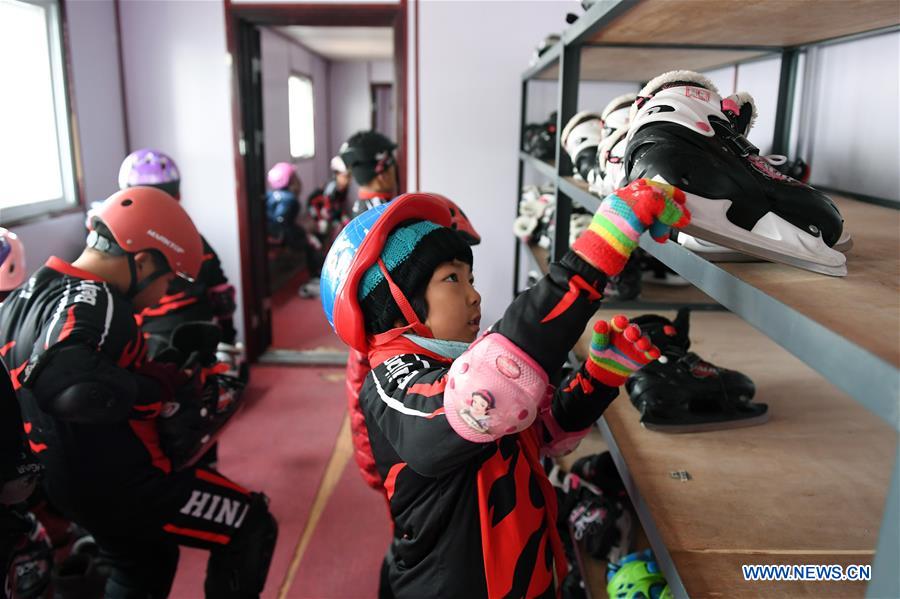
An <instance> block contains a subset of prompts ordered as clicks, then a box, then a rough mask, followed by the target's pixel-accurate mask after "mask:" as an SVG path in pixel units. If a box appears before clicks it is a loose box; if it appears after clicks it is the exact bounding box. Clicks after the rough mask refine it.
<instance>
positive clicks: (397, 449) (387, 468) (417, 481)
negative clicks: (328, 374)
mask: <svg viewBox="0 0 900 599" xmlns="http://www.w3.org/2000/svg"><path fill="white" fill-rule="evenodd" d="M605 284H606V276H605V275H604V274H603V273H602V272H600V271H598V270H596V269H594V268H593V267H591V266H590V265H588V264H587V263H586V262H584V261H583V260H581V259H580V258H578V257H577V256H576V255H575V254H574V253H571V252H570V253H568V254H566V255H565V256H564V257H563V259H562V260H561V261H560V262H558V263H553V264H552V265H551V267H550V274H549V275H548V276H547V277H545V278H544V279H542V280H541V281H540V282H539V283H538V284H537V285H535V286H534V287H532V288H531V289H530V290H528V291H526V292H524V293H523V294H521V295H520V296H519V297H518V298H517V299H516V300H515V301H514V302H513V303H512V305H511V306H510V307H509V308H508V309H507V310H506V312H505V314H504V315H503V317H502V318H501V319H500V321H498V322H497V323H496V324H495V325H494V326H493V327H492V329H491V332H492V333H499V334H501V335H503V336H504V337H506V338H507V339H508V340H510V341H512V342H513V343H514V344H515V345H516V346H518V347H519V348H520V349H521V350H523V351H525V352H526V353H527V354H528V355H529V356H530V357H531V358H533V359H534V360H535V361H536V362H537V363H538V364H539V365H540V366H541V367H542V369H543V370H544V371H545V372H546V373H547V374H548V376H549V378H550V380H554V379H556V378H558V376H557V375H558V373H559V372H560V370H561V368H562V365H563V363H564V361H565V359H566V357H567V354H568V351H569V350H570V349H571V348H572V347H573V346H574V345H575V343H576V341H577V340H578V338H579V336H580V335H581V333H582V331H583V330H584V327H585V326H586V324H587V322H588V320H589V319H590V317H591V316H592V315H593V314H594V312H596V310H597V309H598V307H599V301H598V300H599V298H600V293H599V292H598V290H602V289H603V288H604V286H605ZM369 359H370V362H371V363H372V365H373V370H372V372H371V373H370V374H369V376H368V377H367V378H366V380H365V384H364V385H363V388H362V392H361V393H360V397H359V403H360V407H361V409H362V411H363V413H364V415H365V425H366V428H367V431H368V438H369V441H370V443H371V448H372V452H373V455H374V460H375V463H376V467H377V472H378V474H379V475H380V477H381V480H382V482H383V485H384V487H385V489H386V492H387V497H388V499H389V503H390V510H391V515H392V519H393V522H394V538H393V540H392V543H391V546H390V549H389V551H388V555H387V557H386V564H387V578H388V581H389V584H390V586H391V589H392V591H393V593H394V594H395V595H396V596H397V597H411V598H412V597H415V598H420V597H442V598H454V597H459V598H466V599H470V598H479V597H554V596H556V583H557V582H558V581H560V580H562V577H563V576H564V575H565V571H564V569H565V557H564V555H563V553H562V548H561V543H560V541H559V537H558V533H557V531H556V528H555V521H556V520H555V519H556V496H555V494H554V492H553V489H552V488H551V486H550V483H549V481H548V480H547V477H546V475H545V474H544V471H543V469H542V468H541V464H540V456H541V453H542V449H543V448H544V447H545V446H547V445H549V444H550V443H551V442H552V440H551V439H547V438H543V437H544V434H543V433H541V432H540V431H541V430H542V429H541V428H539V427H537V426H535V425H532V427H530V428H527V429H525V430H524V431H522V432H521V433H518V434H512V435H507V436H505V437H501V438H500V439H498V440H497V441H493V442H488V443H473V442H471V441H468V440H466V439H463V438H462V437H461V436H459V435H458V434H457V433H456V432H455V431H454V429H453V428H452V427H451V426H450V424H449V423H448V421H447V418H446V416H445V414H444V398H443V394H444V388H445V386H446V384H447V380H448V371H449V367H450V364H451V361H450V360H448V359H446V358H443V357H442V356H439V355H436V354H433V353H431V352H429V351H427V350H425V349H423V348H421V347H419V346H417V345H416V344H414V343H413V342H412V341H410V340H408V339H407V338H404V337H401V338H398V339H396V340H395V341H393V342H391V343H390V344H389V345H387V346H382V347H376V348H374V349H373V350H372V351H371V352H370V354H369ZM551 391H552V394H553V395H552V403H551V410H552V414H553V417H554V419H555V420H556V422H557V423H558V424H559V425H560V426H561V428H562V429H563V430H564V431H566V432H575V431H581V430H584V429H587V428H588V427H590V426H591V425H592V424H593V423H594V422H595V421H596V419H597V418H599V417H600V415H601V413H602V412H603V410H604V409H605V408H606V407H607V406H608V405H609V404H610V402H611V401H612V400H613V399H614V398H615V397H616V396H617V395H618V389H616V388H610V387H605V386H602V385H601V384H599V383H598V382H596V381H593V380H591V379H589V378H588V376H587V373H586V372H585V371H584V370H580V371H576V372H573V373H571V374H569V375H568V376H566V377H565V378H564V379H563V380H562V381H561V382H560V384H559V385H558V386H557V387H556V388H554V389H551ZM554 564H555V565H554ZM554 569H555V570H556V572H555V573H554Z"/></svg>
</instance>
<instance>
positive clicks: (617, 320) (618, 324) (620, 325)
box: [609, 314, 628, 333]
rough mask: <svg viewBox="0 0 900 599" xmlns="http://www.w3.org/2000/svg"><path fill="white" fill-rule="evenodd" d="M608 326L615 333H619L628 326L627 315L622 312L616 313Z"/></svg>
mask: <svg viewBox="0 0 900 599" xmlns="http://www.w3.org/2000/svg"><path fill="white" fill-rule="evenodd" d="M609 325H610V328H612V330H613V331H614V332H616V333H621V332H622V331H624V330H625V328H626V327H627V326H628V317H627V316H625V315H624V314H617V315H616V316H613V317H612V318H611V319H610V321H609Z"/></svg>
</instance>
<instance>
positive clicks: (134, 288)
mask: <svg viewBox="0 0 900 599" xmlns="http://www.w3.org/2000/svg"><path fill="white" fill-rule="evenodd" d="M126 256H127V257H128V271H129V273H130V275H131V283H130V284H129V285H128V291H126V292H125V297H127V298H128V299H134V297H135V296H136V295H137V294H138V293H140V292H141V291H143V290H144V289H146V288H147V287H149V286H150V284H151V283H153V281H155V280H156V279H158V278H160V277H161V276H163V275H164V274H166V273H167V272H169V271H167V270H157V271H154V272H152V273H150V274H149V275H147V276H146V277H145V278H144V280H143V281H138V280H137V264H136V262H135V260H134V254H130V253H129V254H126Z"/></svg>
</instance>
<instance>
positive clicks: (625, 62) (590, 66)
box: [537, 47, 770, 82]
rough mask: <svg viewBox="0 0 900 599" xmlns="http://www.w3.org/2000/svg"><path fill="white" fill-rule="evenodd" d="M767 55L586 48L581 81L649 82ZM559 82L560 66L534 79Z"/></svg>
mask: <svg viewBox="0 0 900 599" xmlns="http://www.w3.org/2000/svg"><path fill="white" fill-rule="evenodd" d="M766 54H770V52H767V51H759V50H756V51H746V50H692V49H688V48H622V47H609V48H601V47H586V48H584V49H583V50H582V51H581V77H580V80H581V81H635V82H638V81H649V80H650V79H653V78H654V77H656V76H657V75H660V74H662V73H665V72H666V71H672V70H675V69H687V70H691V71H706V70H710V69H713V68H716V67H720V66H723V65H729V64H734V63H740V62H745V61H747V60H752V59H755V58H759V57H761V56H765V55H766ZM537 78H538V79H540V80H553V81H556V80H557V79H559V64H558V63H556V64H553V65H551V66H550V67H549V68H547V69H545V70H544V71H543V72H541V74H540V75H539V76H538V77H537Z"/></svg>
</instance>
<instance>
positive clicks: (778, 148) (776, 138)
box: [772, 48, 800, 156]
mask: <svg viewBox="0 0 900 599" xmlns="http://www.w3.org/2000/svg"><path fill="white" fill-rule="evenodd" d="M799 64H800V51H799V50H797V49H796V48H786V49H785V50H784V51H783V52H782V53H781V76H780V79H779V81H778V101H777V102H776V103H775V133H774V134H773V136H772V154H783V155H785V156H787V155H788V153H789V149H790V144H791V120H792V117H793V113H794V94H795V92H796V89H797V70H798V68H799Z"/></svg>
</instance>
